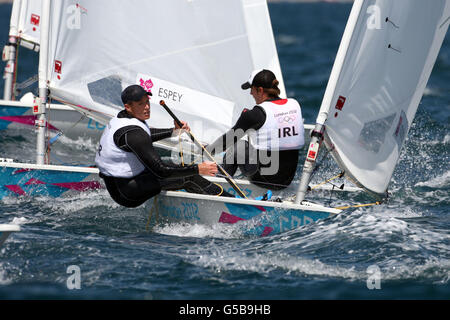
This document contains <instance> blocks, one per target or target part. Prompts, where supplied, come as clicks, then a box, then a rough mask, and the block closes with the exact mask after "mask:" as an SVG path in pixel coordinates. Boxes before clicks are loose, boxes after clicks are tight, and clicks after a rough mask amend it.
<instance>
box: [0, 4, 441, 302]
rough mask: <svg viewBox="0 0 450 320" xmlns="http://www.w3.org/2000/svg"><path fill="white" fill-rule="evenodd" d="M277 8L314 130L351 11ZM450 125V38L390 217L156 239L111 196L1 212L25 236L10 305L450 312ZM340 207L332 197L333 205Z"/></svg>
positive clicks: (2, 259) (1, 23)
mask: <svg viewBox="0 0 450 320" xmlns="http://www.w3.org/2000/svg"><path fill="white" fill-rule="evenodd" d="M269 8H270V13H271V18H272V24H273V30H274V33H275V39H276V43H277V47H278V52H279V57H280V62H281V67H282V70H283V73H284V80H285V85H286V88H287V92H288V95H289V96H291V97H294V98H296V99H298V100H299V101H301V104H302V110H303V114H304V117H305V122H306V123H314V121H315V118H316V114H317V110H318V108H319V106H320V104H321V101H322V96H323V94H324V91H325V87H326V85H327V81H328V77H329V74H330V71H331V68H332V64H333V62H334V58H335V55H336V52H337V49H338V45H339V43H340V39H341V36H342V33H343V31H344V27H345V23H346V21H347V17H348V14H349V12H350V9H351V5H350V4H336V3H308V4H299V3H276V4H271V5H270V6H269ZM10 11H11V5H8V4H3V5H0V40H3V41H4V42H6V41H7V32H8V25H9V15H10ZM20 59H21V60H20V69H19V74H21V75H22V79H19V82H20V81H23V80H25V79H26V78H27V77H30V76H32V75H34V74H35V72H36V71H35V70H36V66H37V57H35V56H34V55H33V54H32V53H31V52H29V51H27V50H26V49H21V52H20ZM2 68H3V67H2ZM1 87H3V85H1ZM0 90H2V89H0ZM449 120H450V34H447V37H446V40H445V42H444V45H443V47H442V50H441V52H440V54H439V57H438V59H437V63H436V66H435V68H434V71H433V73H432V75H431V78H430V81H429V83H428V86H427V89H426V92H425V95H424V97H423V100H422V102H421V104H420V107H419V110H418V112H417V116H416V118H415V121H414V124H413V126H412V129H411V131H410V134H409V137H408V139H407V141H406V143H405V145H404V147H403V150H402V155H401V160H400V163H399V165H398V167H397V169H396V171H395V173H394V176H393V180H392V183H391V185H390V193H391V197H390V201H389V202H388V203H387V204H384V205H382V206H373V207H368V208H364V209H357V210H355V211H353V212H352V213H351V214H348V215H341V216H336V217H334V218H331V219H328V220H323V221H321V222H318V223H315V224H310V225H307V226H305V227H301V228H298V229H295V230H291V231H289V232H285V233H282V234H279V235H273V236H268V237H265V238H249V237H244V236H236V235H235V234H234V233H231V234H230V233H226V232H223V229H221V228H220V227H219V226H217V227H202V226H196V227H188V226H185V225H172V226H165V227H157V228H155V229H153V230H151V231H149V232H148V231H146V228H145V226H146V222H147V217H148V212H145V211H144V210H143V209H133V210H127V209H124V208H122V207H119V206H118V205H116V204H114V203H113V201H112V200H111V199H110V198H109V196H108V194H107V193H106V191H100V192H93V193H88V194H83V195H76V196H69V197H62V198H58V199H50V198H47V197H37V198H27V197H21V198H7V199H4V200H1V201H0V223H9V222H11V221H14V222H15V223H18V224H20V225H21V228H22V232H20V233H16V234H13V235H12V236H11V237H10V238H9V239H8V240H7V242H6V243H5V244H4V246H3V247H2V248H1V249H0V299H148V300H152V299H153V300H158V299H160V300H161V299H162V300H179V299H182V300H199V299H214V300H216V299H224V300H234V299H239V300H241V299H263V300H298V299H387V300H391V299H433V300H435V299H445V300H448V299H449V298H450V285H449V281H450V215H449V205H450V194H449V191H450V165H449V163H450V161H449V160H450V130H449ZM34 148H35V137H34V133H33V131H32V130H29V131H27V130H19V129H17V130H8V131H5V132H2V133H1V136H0V154H1V155H0V156H6V157H13V156H15V155H16V156H17V157H18V158H19V159H22V160H33V159H34V153H33V152H32V150H34ZM95 148H96V146H95V143H94V142H92V141H89V140H86V141H84V140H77V141H73V140H69V139H66V140H63V143H58V144H56V145H55V149H54V158H52V160H55V161H56V160H57V159H63V161H68V160H73V161H75V162H77V161H78V162H89V161H91V162H93V158H92V155H93V153H94V152H93V151H94V150H95ZM55 163H58V162H55ZM299 168H301V166H299ZM299 170H301V169H299ZM323 170H324V172H323V173H322V175H323V176H324V177H325V176H330V174H332V173H333V172H334V171H333V170H334V168H333V167H332V165H327V162H326V161H325V167H324V169H323ZM327 170H328V171H327ZM332 196H333V195H331V194H328V193H324V194H322V197H324V198H325V199H326V201H329V203H330V204H331V205H332V204H333V198H332ZM341 197H346V196H341ZM347 197H348V198H347V199H344V200H349V201H350V202H351V201H352V200H355V201H361V202H364V201H365V202H370V198H365V196H347ZM352 197H355V198H352ZM71 266H72V267H71ZM73 266H75V268H78V270H79V271H80V288H79V289H77V288H73V289H71V288H70V285H69V286H68V285H67V284H68V280H69V282H70V279H69V278H70V276H71V275H73V274H74V273H73V272H74V271H73V270H74V269H71V268H74V267H73ZM72 279H73V278H72Z"/></svg>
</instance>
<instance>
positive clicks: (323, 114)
mask: <svg viewBox="0 0 450 320" xmlns="http://www.w3.org/2000/svg"><path fill="white" fill-rule="evenodd" d="M363 3H364V0H355V2H354V3H353V7H352V11H351V12H350V16H349V18H348V22H347V26H346V27H345V31H344V34H343V36H342V40H341V44H340V46H339V50H338V52H337V55H336V60H335V61H334V65H333V69H332V71H331V74H330V78H329V80H328V85H327V88H326V90H325V94H324V97H323V100H322V105H321V107H320V110H319V114H318V115H317V119H316V126H315V128H314V130H313V132H312V133H311V142H310V143H309V148H308V153H307V154H306V160H305V164H304V165H303V173H302V177H301V179H300V184H299V187H298V189H297V195H296V197H295V203H297V204H300V203H301V202H302V201H303V200H305V196H306V192H307V191H308V185H309V181H310V180H311V176H312V173H313V170H314V167H315V164H316V159H317V155H318V154H319V149H320V146H321V143H322V141H323V133H324V131H325V122H326V120H327V118H328V112H329V110H330V107H331V102H332V101H331V100H332V98H333V96H334V92H335V90H336V85H337V83H338V80H339V76H340V73H341V70H342V67H343V65H344V61H345V58H346V56H347V52H348V49H349V45H350V40H351V39H352V36H353V31H354V29H355V26H356V24H357V22H358V17H359V15H360V13H361V9H362V7H363Z"/></svg>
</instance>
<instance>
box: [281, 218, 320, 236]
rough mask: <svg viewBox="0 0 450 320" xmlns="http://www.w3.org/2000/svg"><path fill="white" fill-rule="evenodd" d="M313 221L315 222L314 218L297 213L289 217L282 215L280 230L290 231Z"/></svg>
mask: <svg viewBox="0 0 450 320" xmlns="http://www.w3.org/2000/svg"><path fill="white" fill-rule="evenodd" d="M312 222H314V220H313V219H311V218H310V217H308V216H306V215H303V216H300V217H297V216H295V215H290V216H287V217H286V216H280V232H284V231H288V230H291V229H294V228H297V227H300V226H303V225H306V224H308V223H312Z"/></svg>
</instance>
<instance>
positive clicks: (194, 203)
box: [145, 178, 342, 236]
mask: <svg viewBox="0 0 450 320" xmlns="http://www.w3.org/2000/svg"><path fill="white" fill-rule="evenodd" d="M214 181H215V182H217V183H220V184H221V185H222V186H223V187H224V189H225V190H227V191H229V192H232V191H233V190H232V189H231V187H230V186H229V185H228V184H227V183H226V182H225V181H224V180H223V179H217V178H216V179H214ZM240 182H241V185H242V183H243V182H242V181H240ZM238 183H239V182H238ZM242 187H243V190H244V192H248V191H250V192H251V193H252V194H254V195H262V194H263V192H264V190H263V189H261V188H259V187H256V186H254V185H251V184H249V183H248V182H247V183H246V184H245V183H244V185H242ZM275 198H276V194H275V195H274V197H273V199H275ZM145 208H146V210H147V211H148V213H149V223H151V224H153V225H155V224H158V223H190V224H202V225H209V226H211V225H214V224H217V223H224V224H233V225H235V226H237V227H238V228H239V230H240V231H239V232H240V233H242V234H244V235H254V236H267V235H272V234H276V233H281V232H285V231H287V230H291V229H294V228H297V227H300V226H303V225H307V224H309V223H312V222H315V221H317V220H320V219H326V218H329V217H331V216H334V215H336V214H339V213H341V212H342V210H339V209H334V208H328V207H325V206H322V205H319V204H313V203H309V202H304V203H303V204H295V203H293V202H290V201H283V202H273V201H259V200H247V199H241V198H229V197H217V196H210V195H200V194H192V193H187V192H183V191H167V192H162V193H161V194H160V195H159V196H158V197H156V199H151V200H149V201H148V202H147V203H146V204H145Z"/></svg>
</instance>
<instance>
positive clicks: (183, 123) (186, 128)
mask: <svg viewBox="0 0 450 320" xmlns="http://www.w3.org/2000/svg"><path fill="white" fill-rule="evenodd" d="M180 122H181V124H182V126H181V127H180V126H179V125H178V123H177V122H176V121H174V123H175V129H183V130H186V131H191V128H189V125H188V124H187V122H185V121H180Z"/></svg>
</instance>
